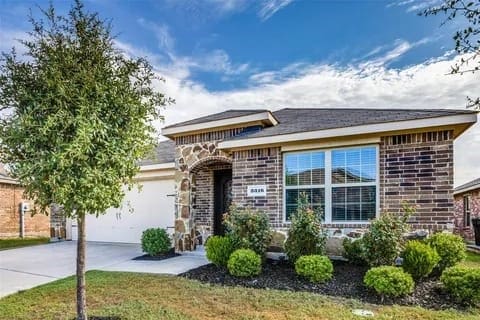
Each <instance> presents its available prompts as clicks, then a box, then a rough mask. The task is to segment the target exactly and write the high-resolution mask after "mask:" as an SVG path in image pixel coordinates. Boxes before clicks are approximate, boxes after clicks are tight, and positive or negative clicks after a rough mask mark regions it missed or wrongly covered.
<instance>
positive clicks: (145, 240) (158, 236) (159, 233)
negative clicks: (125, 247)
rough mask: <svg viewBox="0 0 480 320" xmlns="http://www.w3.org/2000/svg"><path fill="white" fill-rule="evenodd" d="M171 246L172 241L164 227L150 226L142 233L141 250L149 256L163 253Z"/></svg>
mask: <svg viewBox="0 0 480 320" xmlns="http://www.w3.org/2000/svg"><path fill="white" fill-rule="evenodd" d="M171 248H172V241H171V240H170V236H169V235H168V233H167V231H166V230H165V229H161V228H150V229H147V230H145V231H143V233H142V250H143V251H144V252H146V253H148V254H149V255H151V256H158V255H161V254H165V253H167V252H168V251H170V249H171Z"/></svg>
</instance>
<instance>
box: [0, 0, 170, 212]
mask: <svg viewBox="0 0 480 320" xmlns="http://www.w3.org/2000/svg"><path fill="white" fill-rule="evenodd" d="M42 13H43V19H41V20H38V21H36V20H35V19H34V18H31V23H32V28H33V31H32V32H31V37H29V40H24V41H21V42H20V43H21V45H23V47H24V48H25V50H24V51H25V56H26V57H25V58H24V57H23V56H22V58H19V57H18V56H17V54H16V53H15V51H14V50H12V51H11V53H4V54H3V55H2V58H1V61H0V137H1V139H0V162H3V163H8V164H9V165H10V168H11V171H12V174H13V176H14V177H16V178H17V179H19V181H20V183H21V184H22V185H23V186H24V187H25V195H26V197H27V198H29V199H33V200H34V201H35V204H36V206H35V208H37V209H38V211H40V212H44V213H45V212H47V209H48V207H49V206H50V205H51V204H52V203H53V202H54V203H57V204H59V205H61V206H62V208H63V212H64V213H65V215H67V216H70V217H76V216H83V215H84V214H87V213H88V214H96V215H98V214H102V213H104V212H105V211H106V210H107V209H108V208H110V207H117V208H118V207H119V206H120V205H121V202H122V199H123V197H124V194H125V188H124V186H125V185H127V186H128V188H131V187H132V186H133V184H134V180H133V178H134V177H135V175H136V174H137V173H138V170H139V166H138V161H139V160H140V159H142V158H145V157H146V156H147V155H148V154H149V153H150V152H152V150H153V146H154V144H155V141H156V139H155V127H154V123H153V122H154V121H155V120H157V119H159V118H161V116H160V114H159V109H158V107H160V106H164V105H165V104H166V103H168V100H167V99H165V97H164V96H163V95H162V94H160V93H158V92H156V91H155V90H154V89H153V85H154V81H155V80H156V79H157V78H158V77H157V76H156V75H155V73H154V71H153V70H152V67H151V65H150V64H149V63H148V62H147V61H146V60H145V59H142V58H140V59H131V58H128V57H127V56H126V55H125V54H123V53H122V52H120V51H119V50H118V49H116V48H115V47H114V37H113V36H112V34H111V27H110V25H108V24H106V23H105V22H104V20H103V19H101V18H100V17H99V16H98V15H97V14H95V13H89V12H86V11H85V10H84V7H83V4H82V3H81V2H80V1H76V2H75V4H74V5H73V7H72V9H71V10H70V12H69V13H68V15H67V16H59V15H58V14H57V12H55V10H54V8H53V6H51V7H50V8H48V9H46V10H44V11H42Z"/></svg>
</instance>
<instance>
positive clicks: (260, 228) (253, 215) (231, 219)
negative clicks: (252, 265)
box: [224, 206, 272, 256]
mask: <svg viewBox="0 0 480 320" xmlns="http://www.w3.org/2000/svg"><path fill="white" fill-rule="evenodd" d="M224 223H225V227H226V229H227V234H228V235H229V236H230V237H231V238H232V239H233V241H234V242H235V245H236V247H237V248H244V249H251V250H253V251H255V252H256V253H257V254H259V255H260V256H264V255H265V252H266V250H267V247H268V245H269V243H270V240H271V237H272V231H271V229H270V224H269V219H268V216H267V214H266V213H264V212H261V211H258V210H253V209H250V208H243V209H241V208H238V207H236V206H231V207H230V211H229V213H228V214H227V215H226V217H225V220H224Z"/></svg>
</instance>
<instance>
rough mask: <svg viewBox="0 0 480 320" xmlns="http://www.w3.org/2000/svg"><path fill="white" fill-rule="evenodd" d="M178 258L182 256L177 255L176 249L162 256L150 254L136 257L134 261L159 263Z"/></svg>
mask: <svg viewBox="0 0 480 320" xmlns="http://www.w3.org/2000/svg"><path fill="white" fill-rule="evenodd" d="M178 256H180V254H178V253H175V249H172V250H170V251H168V252H167V253H165V254H161V255H158V256H151V255H149V254H144V255H143V256H138V257H135V258H133V259H132V260H147V261H159V260H165V259H170V258H174V257H178Z"/></svg>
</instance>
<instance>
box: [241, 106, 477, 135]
mask: <svg viewBox="0 0 480 320" xmlns="http://www.w3.org/2000/svg"><path fill="white" fill-rule="evenodd" d="M475 113H476V112H475V111H469V110H451V109H357V108H301V109H297V108H286V109H281V110H278V111H275V112H273V115H274V117H275V118H276V119H278V121H279V124H278V125H276V126H272V127H268V128H265V129H263V130H261V131H259V132H256V133H253V134H251V135H248V136H243V137H234V138H233V139H250V138H259V137H270V136H276V135H282V134H291V133H300V132H308V131H317V130H326V129H334V128H345V127H353V126H360V125H369V124H378V123H386V122H396V121H405V120H418V119H428V118H435V117H443V116H451V115H461V114H475Z"/></svg>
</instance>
